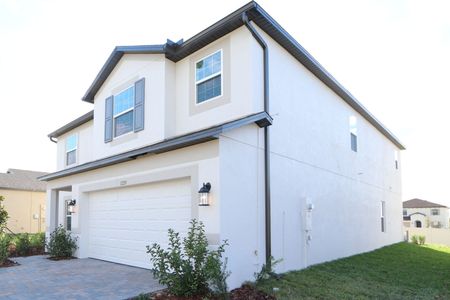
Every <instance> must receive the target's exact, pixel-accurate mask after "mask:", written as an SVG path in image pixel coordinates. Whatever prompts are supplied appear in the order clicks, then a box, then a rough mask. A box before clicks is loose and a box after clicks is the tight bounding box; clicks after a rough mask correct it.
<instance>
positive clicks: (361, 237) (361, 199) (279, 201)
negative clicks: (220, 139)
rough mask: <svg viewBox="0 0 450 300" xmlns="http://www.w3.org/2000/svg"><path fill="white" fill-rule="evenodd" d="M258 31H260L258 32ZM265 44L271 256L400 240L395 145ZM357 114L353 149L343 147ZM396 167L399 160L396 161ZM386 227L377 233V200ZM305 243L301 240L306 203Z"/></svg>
mask: <svg viewBox="0 0 450 300" xmlns="http://www.w3.org/2000/svg"><path fill="white" fill-rule="evenodd" d="M261 32H262V31H261ZM262 35H263V37H264V39H265V40H266V42H267V43H268V45H269V57H270V58H269V70H270V75H269V77H270V114H271V115H272V116H273V117H274V122H273V125H272V126H271V127H270V132H271V133H270V134H271V174H272V175H271V178H272V186H271V188H272V239H273V244H272V247H273V256H274V257H275V258H282V259H283V262H282V263H281V264H280V266H279V271H288V270H292V269H298V268H301V267H305V266H308V265H311V264H316V263H320V262H323V261H328V260H332V259H336V258H340V257H344V256H349V255H352V254H356V253H360V252H365V251H369V250H373V249H375V248H378V247H381V246H384V245H387V244H391V243H395V242H399V241H401V238H402V219H401V211H402V204H401V176H400V173H401V171H400V170H397V169H396V168H395V161H394V152H395V151H397V150H398V149H397V148H396V146H395V145H393V144H392V143H391V142H390V141H389V140H388V139H387V138H386V137H385V136H383V135H382V134H381V133H380V132H379V131H377V130H376V129H375V128H374V127H373V126H372V125H371V124H370V123H369V122H367V121H366V120H365V119H364V118H363V117H361V116H360V115H359V114H358V113H357V112H356V111H354V110H353V109H352V108H351V107H350V106H349V105H348V104H347V103H345V102H344V101H343V100H342V99H341V98H340V97H339V96H337V95H336V94H335V93H334V92H333V91H331V90H330V89H329V88H328V87H327V86H325V85H324V84H323V83H322V82H321V81H320V80H318V79H317V78H316V77H315V76H314V75H313V74H312V73H310V72H309V71H308V70H307V69H306V68H305V67H304V66H303V65H301V64H300V63H299V62H298V61H297V60H296V59H294V58H293V57H292V56H290V55H289V54H288V53H287V52H286V51H285V50H284V49H283V48H282V47H281V46H279V45H278V44H277V43H275V42H274V41H273V40H272V39H271V38H270V37H269V36H268V35H267V34H265V33H264V32H262ZM352 115H354V116H356V118H357V124H358V125H357V126H358V152H356V153H355V152H353V151H352V150H351V149H350V131H349V117H350V116H352ZM400 166H401V164H400ZM382 201H385V203H386V204H385V205H386V223H387V224H386V232H381V224H380V223H381V221H380V217H381V202H382ZM307 202H310V203H312V204H313V205H314V209H313V210H312V212H311V241H310V242H309V243H306V236H305V234H304V233H305V229H307V225H308V224H307V222H306V221H305V217H304V218H303V220H302V218H301V216H305V209H306V203H307Z"/></svg>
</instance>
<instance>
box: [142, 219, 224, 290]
mask: <svg viewBox="0 0 450 300" xmlns="http://www.w3.org/2000/svg"><path fill="white" fill-rule="evenodd" d="M190 224H191V225H190V227H189V230H188V233H187V236H186V237H185V238H184V239H183V242H181V238H180V234H179V233H177V232H175V231H174V230H173V229H169V231H168V233H169V247H168V249H167V250H165V249H163V248H161V246H160V245H158V244H156V243H155V244H153V245H152V246H147V253H149V254H150V255H151V261H152V263H153V270H152V271H153V275H154V276H155V277H156V278H157V279H158V281H159V283H160V284H163V285H165V286H167V288H168V291H169V292H170V293H171V294H173V295H175V296H195V295H208V294H209V293H214V294H218V295H225V294H226V293H227V284H226V279H227V277H228V276H229V274H230V273H229V272H227V271H226V259H225V260H224V261H222V255H223V253H224V252H225V246H227V245H228V243H227V241H224V243H223V244H222V245H220V246H219V247H218V248H217V250H208V241H207V239H206V235H205V229H204V225H203V223H202V222H198V221H197V220H195V219H194V220H191V222H190Z"/></svg>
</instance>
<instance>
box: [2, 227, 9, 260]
mask: <svg viewBox="0 0 450 300" xmlns="http://www.w3.org/2000/svg"><path fill="white" fill-rule="evenodd" d="M9 243H10V239H9V236H7V235H6V234H2V233H0V266H1V265H3V264H4V263H5V262H6V260H7V259H8V257H9Z"/></svg>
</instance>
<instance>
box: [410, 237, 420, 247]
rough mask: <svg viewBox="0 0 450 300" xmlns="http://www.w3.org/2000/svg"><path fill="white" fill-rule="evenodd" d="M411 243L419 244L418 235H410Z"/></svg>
mask: <svg viewBox="0 0 450 300" xmlns="http://www.w3.org/2000/svg"><path fill="white" fill-rule="evenodd" d="M411 243H413V244H417V245H418V244H419V236H418V235H413V236H412V237H411Z"/></svg>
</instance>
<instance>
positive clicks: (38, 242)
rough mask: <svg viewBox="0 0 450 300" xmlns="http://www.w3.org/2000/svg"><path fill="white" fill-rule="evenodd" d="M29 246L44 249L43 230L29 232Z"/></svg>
mask: <svg viewBox="0 0 450 300" xmlns="http://www.w3.org/2000/svg"><path fill="white" fill-rule="evenodd" d="M30 247H32V248H36V249H44V247H45V232H39V233H36V234H30Z"/></svg>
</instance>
